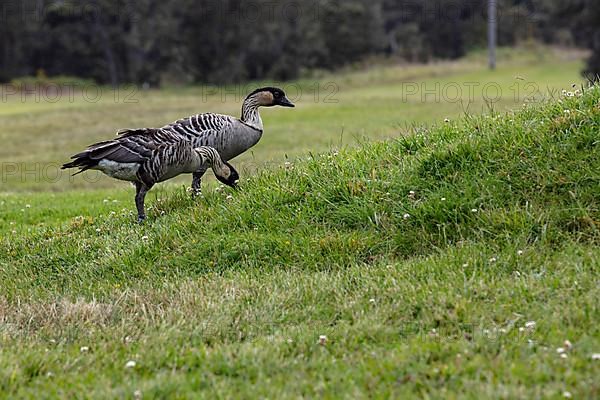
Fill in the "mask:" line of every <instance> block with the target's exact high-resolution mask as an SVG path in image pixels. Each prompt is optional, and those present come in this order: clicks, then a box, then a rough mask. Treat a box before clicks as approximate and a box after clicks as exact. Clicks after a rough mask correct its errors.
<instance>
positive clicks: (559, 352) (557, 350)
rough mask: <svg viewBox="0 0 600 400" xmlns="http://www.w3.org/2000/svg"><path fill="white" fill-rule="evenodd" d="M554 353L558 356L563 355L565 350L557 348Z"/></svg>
mask: <svg viewBox="0 0 600 400" xmlns="http://www.w3.org/2000/svg"><path fill="white" fill-rule="evenodd" d="M556 352H557V353H558V354H563V353H564V352H565V348H564V347H557V348H556Z"/></svg>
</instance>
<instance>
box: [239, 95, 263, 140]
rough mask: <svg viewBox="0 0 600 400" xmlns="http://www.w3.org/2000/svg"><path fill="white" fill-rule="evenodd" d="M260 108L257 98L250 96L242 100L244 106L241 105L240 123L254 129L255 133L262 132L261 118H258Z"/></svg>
mask: <svg viewBox="0 0 600 400" xmlns="http://www.w3.org/2000/svg"><path fill="white" fill-rule="evenodd" d="M259 107H260V104H259V101H258V98H257V96H250V97H248V98H246V100H244V104H243V105H242V118H241V121H242V122H243V123H244V124H246V125H248V126H250V127H252V128H254V129H256V130H257V131H261V132H262V131H263V122H262V118H260V113H259V112H258V109H259Z"/></svg>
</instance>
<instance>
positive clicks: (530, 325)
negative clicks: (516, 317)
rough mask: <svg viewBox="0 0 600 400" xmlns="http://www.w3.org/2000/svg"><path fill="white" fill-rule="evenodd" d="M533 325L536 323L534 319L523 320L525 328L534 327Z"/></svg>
mask: <svg viewBox="0 0 600 400" xmlns="http://www.w3.org/2000/svg"><path fill="white" fill-rule="evenodd" d="M535 325H536V323H535V321H527V322H525V328H527V329H533V328H535Z"/></svg>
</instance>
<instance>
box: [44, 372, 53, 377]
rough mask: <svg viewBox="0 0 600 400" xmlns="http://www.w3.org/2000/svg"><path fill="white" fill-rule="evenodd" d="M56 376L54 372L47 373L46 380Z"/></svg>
mask: <svg viewBox="0 0 600 400" xmlns="http://www.w3.org/2000/svg"><path fill="white" fill-rule="evenodd" d="M53 376H54V374H53V373H52V372H46V378H52V377H53Z"/></svg>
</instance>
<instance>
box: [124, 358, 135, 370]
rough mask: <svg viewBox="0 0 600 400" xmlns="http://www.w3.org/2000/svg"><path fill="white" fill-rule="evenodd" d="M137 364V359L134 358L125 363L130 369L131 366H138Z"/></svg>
mask: <svg viewBox="0 0 600 400" xmlns="http://www.w3.org/2000/svg"><path fill="white" fill-rule="evenodd" d="M136 365H137V364H136V362H135V361H133V360H130V361H127V364H125V368H128V369H129V368H135V366H136Z"/></svg>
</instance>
